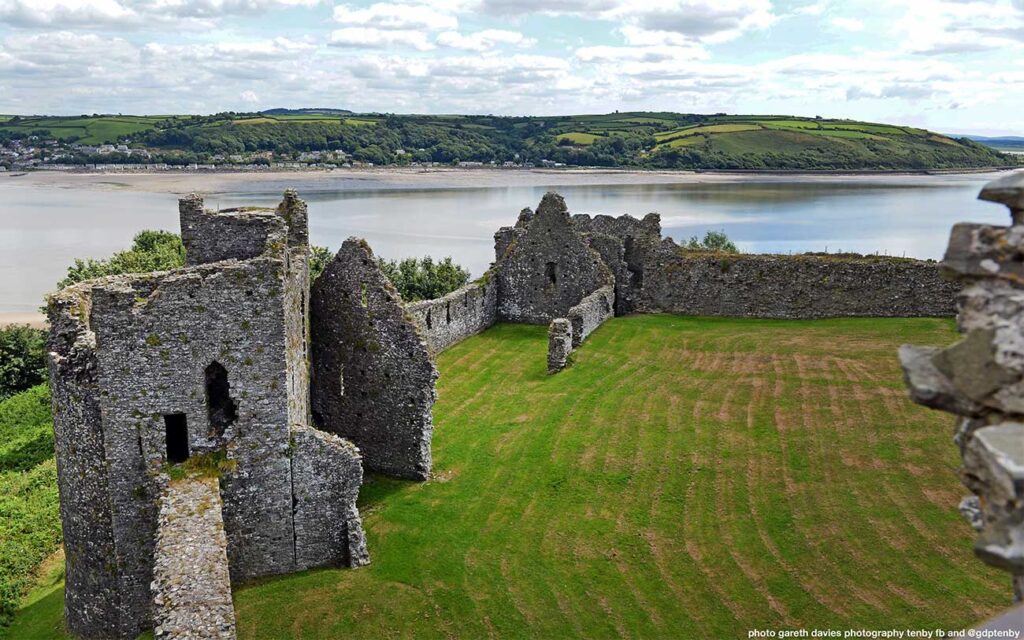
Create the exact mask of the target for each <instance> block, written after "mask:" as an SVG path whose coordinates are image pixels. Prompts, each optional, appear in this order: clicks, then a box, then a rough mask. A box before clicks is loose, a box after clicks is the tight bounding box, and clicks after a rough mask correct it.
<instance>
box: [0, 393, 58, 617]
mask: <svg viewBox="0 0 1024 640" xmlns="http://www.w3.org/2000/svg"><path fill="white" fill-rule="evenodd" d="M60 542H61V529H60V517H59V508H58V499H57V467H56V464H55V463H54V459H53V423H52V421H51V417H50V394H49V389H48V388H47V386H46V385H39V386H37V387H33V388H32V389H29V390H28V391H24V392H22V393H19V394H17V395H14V396H11V397H10V398H8V399H6V400H3V401H2V402H0V629H3V628H4V627H6V626H7V625H8V624H9V623H10V621H11V618H12V617H13V615H14V611H15V609H16V608H17V606H18V602H19V601H20V600H21V597H22V596H23V595H24V593H25V591H26V589H27V588H28V587H29V586H30V585H31V583H32V579H33V571H34V570H35V567H36V566H38V565H39V563H40V562H42V561H43V560H44V559H46V557H48V556H49V555H50V554H52V553H53V552H54V551H56V550H57V548H58V547H59V546H60Z"/></svg>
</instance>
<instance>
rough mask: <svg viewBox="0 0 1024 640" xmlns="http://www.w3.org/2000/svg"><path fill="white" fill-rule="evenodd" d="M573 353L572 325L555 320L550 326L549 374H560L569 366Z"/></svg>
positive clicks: (565, 321)
mask: <svg viewBox="0 0 1024 640" xmlns="http://www.w3.org/2000/svg"><path fill="white" fill-rule="evenodd" d="M570 353H572V323H570V322H569V319H568V318H555V319H554V320H552V321H551V324H549V325H548V373H558V372H559V371H561V370H562V369H564V368H565V366H566V365H567V364H569V354H570Z"/></svg>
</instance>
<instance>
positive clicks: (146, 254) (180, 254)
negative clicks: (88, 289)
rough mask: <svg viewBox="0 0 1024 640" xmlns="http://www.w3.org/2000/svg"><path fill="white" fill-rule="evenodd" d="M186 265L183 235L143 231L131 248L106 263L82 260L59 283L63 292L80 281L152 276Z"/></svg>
mask: <svg viewBox="0 0 1024 640" xmlns="http://www.w3.org/2000/svg"><path fill="white" fill-rule="evenodd" d="M184 264H185V245H183V244H182V243H181V236H179V235H178V234H176V233H172V232H170V231H153V230H146V231H140V232H139V233H137V234H135V239H134V241H133V242H132V247H131V249H128V250H127V251H118V252H117V253H115V254H114V255H112V256H111V257H110V258H107V259H105V260H94V259H92V258H85V259H82V258H78V259H76V260H75V263H74V264H73V265H71V266H70V267H68V275H67V276H66V277H65V278H64V279H63V280H61V281H60V282H58V283H57V288H59V289H63V288H64V287H67V286H69V285H72V284H75V283H76V282H82V281H83V280H91V279H92V278H99V277H101V276H112V275H118V274H122V273H148V272H150V271H166V270H168V269H176V268H178V267H180V266H183V265H184Z"/></svg>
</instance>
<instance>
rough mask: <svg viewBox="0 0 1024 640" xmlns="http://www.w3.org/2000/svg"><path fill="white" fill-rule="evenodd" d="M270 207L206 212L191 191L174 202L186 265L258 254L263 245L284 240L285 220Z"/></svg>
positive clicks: (198, 197)
mask: <svg viewBox="0 0 1024 640" xmlns="http://www.w3.org/2000/svg"><path fill="white" fill-rule="evenodd" d="M272 213H273V209H265V208H257V207H253V208H247V209H225V210H224V211H220V212H217V211H207V210H206V209H205V208H204V207H203V199H202V197H201V196H199V195H198V194H195V193H192V194H189V195H188V196H186V197H185V198H182V199H181V200H180V201H179V203H178V214H179V216H180V219H181V241H182V243H183V244H184V245H185V260H186V262H187V264H190V265H197V264H208V263H211V262H220V261H221V260H232V259H234V260H248V259H249V258H255V257H256V256H259V255H262V254H263V253H264V252H265V251H266V250H267V244H268V243H270V242H273V241H278V242H283V241H284V240H285V235H284V234H285V233H286V225H287V222H286V221H285V219H283V218H282V217H280V216H276V215H268V214H272Z"/></svg>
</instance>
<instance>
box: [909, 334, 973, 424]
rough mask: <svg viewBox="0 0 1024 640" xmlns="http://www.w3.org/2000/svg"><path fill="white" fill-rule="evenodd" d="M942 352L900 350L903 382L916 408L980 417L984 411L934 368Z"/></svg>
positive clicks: (917, 349) (923, 348) (910, 347)
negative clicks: (937, 356) (919, 406)
mask: <svg viewBox="0 0 1024 640" xmlns="http://www.w3.org/2000/svg"><path fill="white" fill-rule="evenodd" d="M941 351H942V350H941V349H938V348H936V347H915V346H912V345H906V344H905V345H903V346H901V347H900V351H899V358H900V365H901V366H902V367H903V379H904V381H905V382H906V384H907V387H909V388H910V399H911V400H913V401H914V402H916V403H917V404H920V405H923V406H926V407H931V408H932V409H939V410H942V411H949V412H950V413H955V414H957V415H961V416H977V415H981V414H982V413H983V412H984V410H985V408H984V407H983V406H982V405H981V404H979V403H977V402H975V401H973V400H971V399H970V398H969V397H967V396H966V395H964V394H963V393H961V392H959V391H958V390H957V389H956V387H955V386H954V385H953V383H952V382H951V381H950V380H949V378H947V377H946V376H945V375H944V374H943V373H942V372H941V371H940V370H939V369H938V367H936V366H935V363H934V361H933V359H934V358H935V356H936V355H938V354H939V353H940V352H941Z"/></svg>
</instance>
